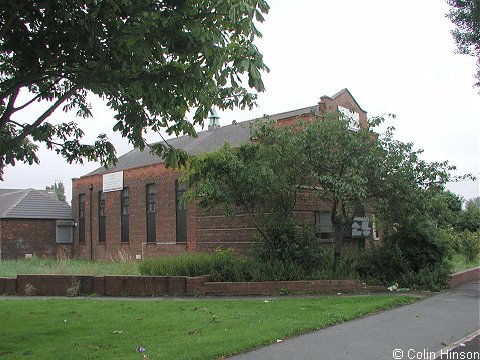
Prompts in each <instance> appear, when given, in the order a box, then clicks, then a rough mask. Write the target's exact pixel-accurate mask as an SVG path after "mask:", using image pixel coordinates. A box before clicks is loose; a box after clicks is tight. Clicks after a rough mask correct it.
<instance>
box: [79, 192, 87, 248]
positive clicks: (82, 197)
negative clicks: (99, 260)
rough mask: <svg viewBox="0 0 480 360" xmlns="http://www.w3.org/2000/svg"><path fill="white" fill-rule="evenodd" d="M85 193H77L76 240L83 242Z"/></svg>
mask: <svg viewBox="0 0 480 360" xmlns="http://www.w3.org/2000/svg"><path fill="white" fill-rule="evenodd" d="M86 197H87V196H86V194H84V193H82V194H78V242H79V243H85V202H86Z"/></svg>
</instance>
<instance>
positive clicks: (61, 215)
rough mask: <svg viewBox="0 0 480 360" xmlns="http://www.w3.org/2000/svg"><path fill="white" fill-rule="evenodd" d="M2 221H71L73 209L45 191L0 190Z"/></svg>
mask: <svg viewBox="0 0 480 360" xmlns="http://www.w3.org/2000/svg"><path fill="white" fill-rule="evenodd" d="M0 219H58V220H70V219H73V217H72V208H71V207H70V206H69V205H68V204H65V203H64V202H61V201H59V200H57V199H55V198H53V197H52V196H51V194H49V193H48V192H47V191H45V190H35V189H0Z"/></svg>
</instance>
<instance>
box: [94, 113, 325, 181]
mask: <svg viewBox="0 0 480 360" xmlns="http://www.w3.org/2000/svg"><path fill="white" fill-rule="evenodd" d="M311 113H314V114H318V105H314V106H307V107H305V108H301V109H296V110H291V111H287V112H283V113H279V114H274V115H270V116H269V118H270V119H272V120H275V121H278V120H281V119H287V118H291V117H295V116H300V115H304V114H311ZM255 120H258V119H252V120H247V121H242V122H239V123H235V124H231V125H226V126H221V127H218V128H215V129H214V130H205V131H200V132H198V133H197V135H198V137H196V138H192V137H190V136H188V135H185V136H180V137H177V138H172V139H168V140H167V143H168V144H169V145H171V146H173V147H174V148H177V149H182V150H184V151H186V152H187V153H188V154H189V155H198V154H201V153H205V152H208V151H212V150H215V149H218V148H220V147H222V146H223V145H224V144H225V142H228V143H229V144H230V145H232V146H238V145H241V144H244V143H248V142H249V141H250V129H251V125H252V124H253V123H254V121H255ZM260 120H261V119H260ZM162 162H163V159H162V158H159V157H158V156H155V155H152V154H150V152H149V150H148V148H146V149H145V150H144V151H140V150H139V149H133V150H131V151H129V152H128V153H126V154H124V155H122V156H120V157H119V158H118V161H117V163H116V165H114V166H110V167H109V168H107V169H106V168H104V167H101V168H98V169H96V170H94V171H92V172H90V173H89V174H87V175H85V176H90V175H96V174H103V173H109V172H115V171H122V170H126V169H132V168H136V167H142V166H148V165H153V164H159V163H162Z"/></svg>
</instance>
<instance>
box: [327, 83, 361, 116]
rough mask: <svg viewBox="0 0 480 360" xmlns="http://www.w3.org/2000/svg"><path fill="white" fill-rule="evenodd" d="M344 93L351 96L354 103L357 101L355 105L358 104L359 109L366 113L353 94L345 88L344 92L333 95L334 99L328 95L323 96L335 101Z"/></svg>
mask: <svg viewBox="0 0 480 360" xmlns="http://www.w3.org/2000/svg"><path fill="white" fill-rule="evenodd" d="M343 93H347V94H348V95H350V97H351V98H352V99H353V101H355V104H357V106H358V108H359V109H360V110H362V111H363V112H364V113H366V111H365V110H363V109H362V107H361V106H360V104H359V103H358V102H357V100H355V98H354V97H353V95H352V93H351V92H350V91H349V90H348V89H347V88H344V89H342V90H340V91H339V92H337V93H336V94H335V95H333V96H332V97H330V96H328V95H324V96H322V98H323V97H327V98H329V99H332V100H335V99H336V98H337V97H339V96H340V95H342V94H343Z"/></svg>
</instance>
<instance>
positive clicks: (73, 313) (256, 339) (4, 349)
mask: <svg viewBox="0 0 480 360" xmlns="http://www.w3.org/2000/svg"><path fill="white" fill-rule="evenodd" d="M417 299H418V298H415V297H411V296H398V295H397V296H352V297H333V296H329V297H318V298H295V299H292V298H282V299H269V300H268V302H267V301H265V300H263V299H248V300H218V299H213V300H164V301H126V300H94V299H75V300H73V299H70V300H67V299H47V300H41V299H38V300H37V299H24V300H14V299H8V298H4V299H2V300H0V339H1V340H0V357H1V359H2V360H7V359H23V358H25V359H49V360H50V359H62V360H64V359H76V360H77V359H102V360H103V359H142V358H143V355H145V354H148V355H149V358H150V359H164V360H165V359H175V360H177V359H214V358H221V357H223V356H227V355H232V354H235V353H239V352H243V351H246V350H248V349H252V348H257V347H259V346H262V345H265V344H269V343H273V342H275V341H276V340H277V339H285V338H287V337H291V336H295V335H299V334H302V333H305V332H308V331H312V330H316V329H320V328H323V327H326V326H329V325H332V324H335V323H339V322H343V321H347V320H351V319H353V318H357V317H361V316H365V315H367V314H370V313H373V312H377V311H380V310H385V309H388V308H391V307H394V306H399V305H404V304H408V303H411V302H413V301H415V300H417ZM138 346H142V347H144V348H145V349H146V352H145V353H144V354H139V353H138V352H136V348H137V347H138Z"/></svg>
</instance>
